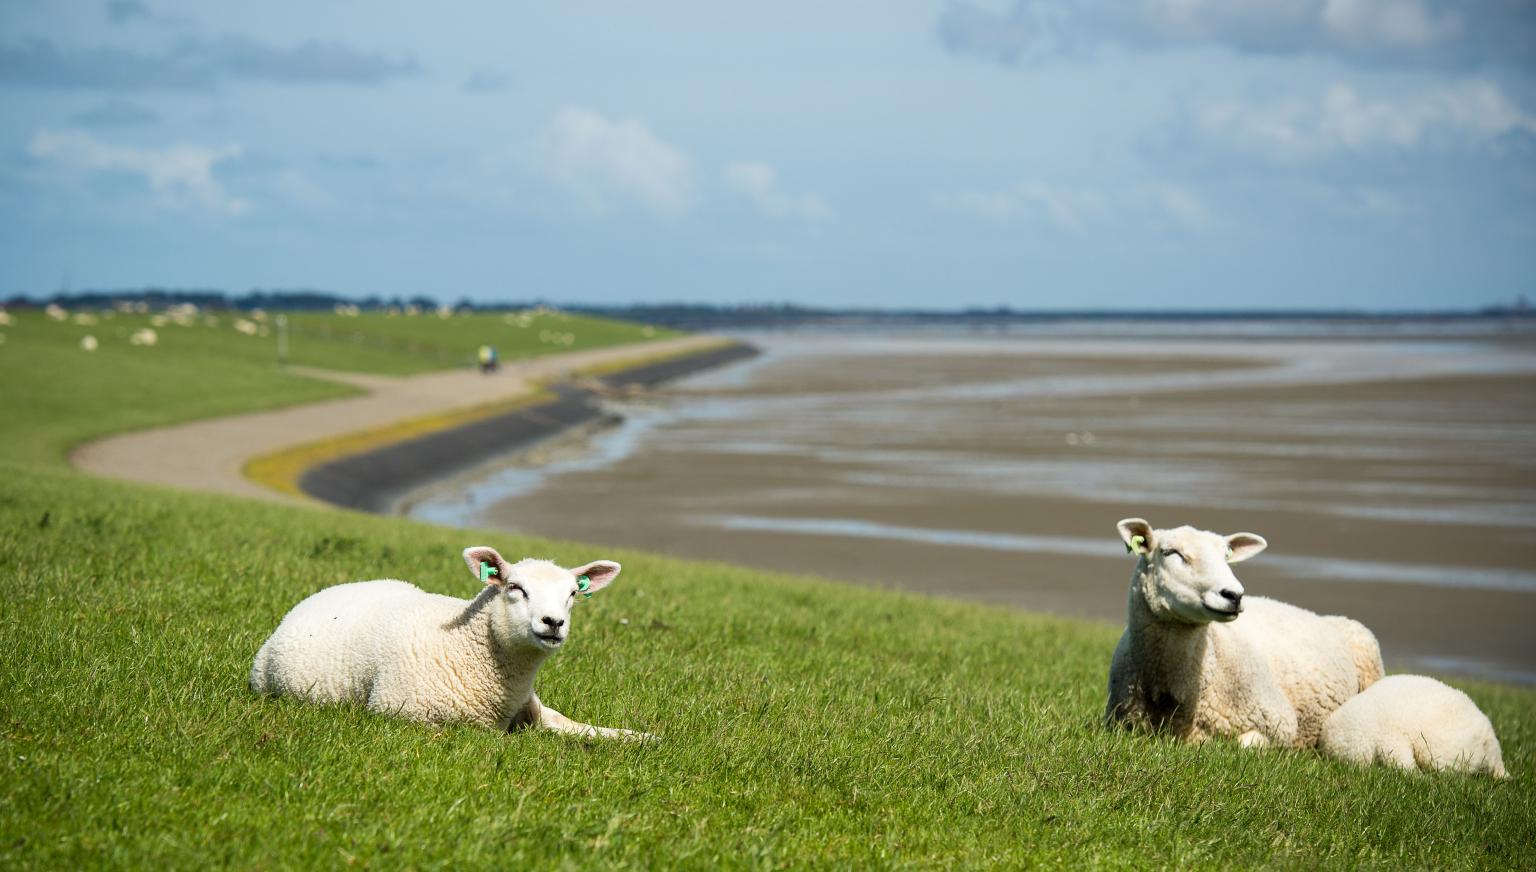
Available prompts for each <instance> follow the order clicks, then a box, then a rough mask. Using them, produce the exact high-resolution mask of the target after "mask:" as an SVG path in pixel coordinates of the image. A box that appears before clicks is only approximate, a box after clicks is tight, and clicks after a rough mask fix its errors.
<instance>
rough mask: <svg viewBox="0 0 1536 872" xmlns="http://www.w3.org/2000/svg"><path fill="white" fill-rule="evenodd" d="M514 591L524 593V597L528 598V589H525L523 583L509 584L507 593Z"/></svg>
mask: <svg viewBox="0 0 1536 872" xmlns="http://www.w3.org/2000/svg"><path fill="white" fill-rule="evenodd" d="M513 593H520V594H522V595H523V597H524V598H526V597H527V596H528V591H526V590H523V587H522V585H520V584H515V583H514V584H508V585H507V594H508V595H511V594H513Z"/></svg>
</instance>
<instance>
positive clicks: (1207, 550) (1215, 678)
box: [1104, 518, 1382, 747]
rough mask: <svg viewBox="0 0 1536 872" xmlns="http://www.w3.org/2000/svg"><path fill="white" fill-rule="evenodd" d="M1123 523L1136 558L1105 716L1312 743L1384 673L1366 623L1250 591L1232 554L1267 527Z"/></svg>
mask: <svg viewBox="0 0 1536 872" xmlns="http://www.w3.org/2000/svg"><path fill="white" fill-rule="evenodd" d="M1119 530H1120V538H1121V539H1122V541H1124V542H1125V544H1126V547H1127V549H1129V550H1130V551H1131V553H1132V554H1134V555H1135V556H1136V568H1135V570H1134V571H1133V572H1132V573H1131V589H1130V595H1129V604H1128V617H1127V621H1126V628H1125V634H1124V635H1123V636H1121V637H1120V644H1119V645H1118V646H1116V648H1115V653H1114V657H1113V659H1112V661H1111V664H1110V670H1109V699H1108V701H1107V702H1106V704H1105V707H1104V720H1105V723H1107V724H1120V725H1124V726H1128V727H1137V728H1145V729H1151V730H1159V731H1166V732H1169V733H1172V734H1173V735H1175V736H1177V737H1179V738H1181V739H1185V740H1187V741H1192V742H1199V741H1203V740H1205V739H1207V738H1210V737H1213V736H1230V737H1233V738H1236V739H1238V740H1239V741H1240V742H1241V743H1242V744H1243V745H1245V746H1254V745H1270V744H1273V745H1281V746H1287V747H1310V746H1313V745H1316V744H1317V740H1318V735H1319V733H1320V732H1321V730H1322V725H1323V720H1324V719H1325V718H1327V717H1328V715H1329V714H1330V713H1331V712H1332V711H1333V710H1334V709H1337V708H1338V707H1339V706H1340V705H1343V704H1344V702H1345V701H1346V700H1348V699H1349V698H1350V697H1352V696H1354V695H1355V694H1357V693H1359V692H1360V691H1361V690H1364V689H1365V688H1366V687H1369V686H1370V685H1371V684H1372V683H1374V682H1375V681H1376V680H1377V679H1379V678H1380V677H1381V674H1382V667H1381V649H1380V648H1379V647H1378V646H1377V644H1376V637H1375V636H1373V635H1372V634H1371V631H1370V630H1368V629H1366V628H1365V626H1364V625H1362V624H1360V623H1358V622H1356V621H1352V620H1350V619H1348V618H1342V617H1333V616H1329V617H1324V616H1321V615H1317V614H1314V613H1312V612H1309V611H1307V610H1306V609H1302V608H1297V607H1296V606H1292V605H1287V604H1285V603H1282V602H1278V601H1276V600H1271V599H1265V598H1263V597H1250V596H1247V595H1246V593H1245V591H1244V589H1243V584H1242V582H1240V581H1238V579H1237V576H1236V575H1234V574H1233V572H1232V569H1231V564H1234V563H1240V562H1242V561H1244V560H1247V559H1248V558H1250V557H1253V556H1254V555H1257V554H1258V553H1259V552H1261V551H1263V550H1264V549H1265V548H1266V547H1267V546H1268V543H1267V542H1266V541H1265V540H1264V538H1263V537H1262V536H1258V535H1255V534H1253V533H1234V534H1232V535H1230V536H1221V535H1218V534H1216V533H1210V532H1207V531H1204V530H1196V529H1195V528H1193V527H1178V528H1176V529H1172V530H1154V529H1152V527H1151V525H1150V524H1148V523H1147V522H1146V521H1144V520H1142V519H1141V518H1127V519H1125V520H1123V521H1121V522H1120V524H1119Z"/></svg>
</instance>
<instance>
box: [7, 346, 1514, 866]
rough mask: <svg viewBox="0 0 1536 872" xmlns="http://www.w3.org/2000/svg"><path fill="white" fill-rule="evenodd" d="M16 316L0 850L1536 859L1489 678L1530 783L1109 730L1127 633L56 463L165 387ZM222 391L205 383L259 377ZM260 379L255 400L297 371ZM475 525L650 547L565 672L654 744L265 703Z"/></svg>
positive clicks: (471, 540)
mask: <svg viewBox="0 0 1536 872" xmlns="http://www.w3.org/2000/svg"><path fill="white" fill-rule="evenodd" d="M6 329H10V330H12V331H13V333H12V337H11V339H10V341H9V342H8V343H7V344H6V345H4V346H0V378H3V379H4V381H3V382H0V383H3V384H4V386H5V387H4V391H5V394H4V404H5V411H6V414H5V415H4V417H3V419H0V449H3V450H0V458H4V459H0V530H3V531H4V534H3V536H0V868H72V867H75V866H117V867H122V866H131V867H140V866H152V865H170V866H175V867H193V866H198V867H200V866H204V865H214V864H219V865H239V866H257V867H263V868H284V867H294V866H326V867H332V866H339V865H342V864H343V863H346V864H357V865H361V866H373V867H391V868H393V867H406V866H417V867H456V868H463V867H508V866H513V865H520V864H531V863H539V864H541V865H551V866H554V865H612V866H625V865H628V866H635V867H645V866H655V865H683V866H693V867H700V868H702V867H709V866H715V865H719V864H727V865H741V866H764V867H771V866H779V865H791V866H801V865H820V866H847V865H850V864H855V865H870V866H888V865H920V866H937V865H945V866H949V865H972V866H976V865H986V864H1002V865H1006V866H1021V865H1028V864H1030V863H1041V864H1047V865H1050V864H1055V865H1079V864H1082V863H1098V864H1103V865H1116V866H1126V867H1131V866H1135V867H1141V866H1145V865H1148V864H1179V865H1194V866H1208V867H1232V866H1249V865H1258V864H1279V865H1290V866H1297V865H1300V866H1310V865H1316V864H1321V863H1338V864H1349V865H1374V866H1380V867H1384V868H1401V867H1428V866H1434V867H1445V866H1454V867H1487V868H1531V867H1532V866H1533V865H1536V845H1533V841H1532V839H1531V833H1532V832H1533V831H1536V790H1533V789H1532V779H1531V774H1532V772H1533V771H1536V770H1533V767H1536V694H1533V693H1531V692H1529V691H1524V690H1518V689H1513V688H1506V687H1498V686H1491V685H1463V686H1465V687H1466V688H1467V689H1468V690H1469V692H1471V693H1472V695H1473V696H1474V698H1475V699H1477V701H1478V702H1479V704H1481V705H1483V706H1484V708H1485V709H1486V710H1487V711H1488V713H1489V715H1490V716H1491V717H1492V718H1493V720H1494V722H1495V724H1496V725H1497V726H1498V728H1499V730H1500V734H1501V737H1502V738H1503V741H1504V749H1505V756H1506V762H1507V764H1508V766H1509V768H1510V770H1511V771H1512V772H1514V773H1515V775H1516V778H1515V779H1514V780H1512V781H1509V782H1502V783H1496V782H1493V781H1491V780H1488V779H1483V778H1457V777H1436V778H1427V777H1410V776H1404V775H1401V774H1398V773H1396V772H1390V771H1386V770H1383V769H1374V770H1368V771H1355V770H1352V769H1348V768H1346V767H1343V766H1340V765H1336V764H1333V763H1330V762H1328V761H1324V760H1322V759H1320V758H1318V757H1316V756H1315V755H1312V754H1306V753H1291V752H1270V753H1254V752H1243V751H1240V750H1239V749H1237V748H1234V747H1232V746H1231V745H1228V744H1224V743H1216V744H1211V745H1208V746H1205V747H1201V748H1190V747H1184V746H1180V745H1176V744H1173V743H1171V742H1167V741H1162V740H1157V739H1149V738H1144V737H1137V736H1130V735H1124V734H1120V733H1113V732H1106V731H1104V730H1101V729H1099V727H1098V726H1097V717H1098V713H1099V710H1100V706H1101V705H1102V692H1103V680H1104V671H1105V668H1106V664H1107V661H1108V658H1109V652H1110V650H1111V648H1112V646H1113V643H1114V639H1115V635H1116V633H1115V631H1113V630H1111V629H1109V628H1105V627H1101V626H1094V625H1088V624H1081V623H1076V622H1071V621H1065V620H1060V619H1053V618H1046V617H1038V616H1032V615H1027V614H1020V613H1017V612H1012V611H1007V610H1001V609H991V608H985V607H980V606H974V605H965V604H959V603H948V602H942V601H931V600H926V599H923V598H918V597H912V596H904V595H898V594H891V593H884V592H879V591H871V590H864V589H860V588H854V587H849V586H842V585H837V584H832V583H827V582H820V581H815V580H809V579H796V578H788V577H784V576H776V575H770V574H765V573H759V572H752V571H747V570H741V569H736V568H732V567H728V566H718V565H709V564H700V563H693V562H685V561H678V560H670V559H664V558H660V557H655V556H650V555H646V554H640V553H633V552H626V551H623V550H614V551H610V550H608V549H604V548H601V547H593V546H587V545H572V544H567V543H556V542H546V541H539V540H532V539H526V538H520V537H515V536H508V535H506V534H497V533H490V532H465V531H455V530H449V529H444V528H438V527H432V526H427V525H422V524H416V523H411V522H406V521H400V520H393V519H387V518H376V517H369V516H363V515H355V514H348V513H341V512H328V511H323V510H311V509H303V508H287V507H283V506H275V505H266V504H255V503H247V502H242V501H239V500H235V499H230V498H221V497H213V496H203V495H194V494H182V493H173V492H169V491H162V490H157V489H152V488H144V487H138V486H133V485H127V484H121V483H117V482H108V481H99V480H95V479H90V478H87V477H84V476H82V475H79V474H77V473H75V472H72V471H70V470H69V469H68V468H67V467H65V466H64V464H63V463H62V457H63V453H64V451H65V450H66V449H67V448H68V447H69V446H70V445H71V444H73V441H75V440H76V439H77V438H80V437H82V436H83V435H86V434H93V433H95V432H97V431H100V430H104V429H110V428H111V427H113V426H119V425H121V426H132V425H139V424H140V423H141V422H142V421H143V420H144V419H145V417H146V415H148V416H150V417H153V414H152V413H151V412H146V410H145V408H144V404H146V403H152V402H153V401H154V400H155V399H156V397H155V396H149V397H148V398H146V396H145V395H143V394H137V395H135V396H136V398H137V402H138V403H139V405H138V406H137V407H135V408H127V407H125V406H124V404H122V403H119V402H117V401H116V400H115V397H117V396H118V395H119V392H125V391H127V390H128V389H129V388H130V387H132V386H133V385H134V384H135V380H136V379H138V378H141V377H143V376H144V375H145V373H144V372H143V371H140V370H131V369H128V368H124V367H113V368H109V369H106V370H104V371H101V372H94V373H92V375H91V379H92V382H93V385H94V386H93V387H92V388H91V389H92V390H93V391H95V393H93V394H92V398H93V401H94V402H93V403H92V404H90V405H89V406H87V407H82V406H79V405H77V404H71V403H67V402H53V401H52V399H51V398H52V397H55V396H57V395H59V394H61V393H62V394H66V395H67V394H69V393H70V392H71V391H73V390H75V389H78V388H80V387H81V386H80V385H78V384H75V383H74V380H76V379H77V376H76V375H74V374H73V373H74V370H73V369H71V368H70V367H68V366H66V367H65V368H64V369H62V370H54V371H50V370H47V369H43V368H38V367H35V366H33V365H31V364H28V363H25V361H24V359H22V358H21V357H20V356H19V355H14V354H13V352H15V351H16V350H17V348H18V346H17V345H16V344H15V343H17V342H18V341H19V340H17V339H16V338H15V332H14V331H15V329H16V328H6ZM159 350H163V349H154V350H145V349H139V351H159ZM77 353H78V352H77ZM18 361H22V362H18ZM66 363H68V361H66ZM146 365H148V364H146ZM197 378H199V379H201V382H200V384H201V388H202V390H203V391H204V392H205V394H206V396H208V397H209V398H210V400H213V399H215V398H217V397H219V396H222V395H224V394H227V393H228V392H229V390H231V389H232V388H231V384H225V383H221V382H220V379H223V378H225V376H224V375H220V374H219V372H218V371H217V370H213V369H208V368H202V369H200V370H199V371H198V374H197ZM229 378H230V379H231V380H233V379H234V376H229ZM44 379H46V380H47V384H48V385H51V386H52V388H53V389H51V390H50V389H47V388H46V386H45V387H37V386H36V385H35V384H34V383H35V382H37V381H39V380H44ZM239 379H240V384H241V385H242V388H241V389H242V390H244V391H245V392H246V394H245V395H244V396H243V398H242V399H243V400H244V401H246V402H250V403H261V402H277V401H279V399H278V397H279V395H281V399H283V400H291V399H292V398H293V395H292V394H282V392H283V391H289V390H297V389H294V388H293V387H292V386H291V385H288V386H286V387H285V386H284V384H285V380H284V379H283V378H282V377H280V376H277V374H275V373H269V374H267V375H266V376H259V375H257V374H252V373H242V374H240V375H239ZM114 380H116V381H114ZM113 388H117V389H118V390H117V391H114V390H113ZM266 389H270V393H262V391H264V390H266ZM162 399H163V398H162ZM209 408H210V409H216V408H217V409H218V410H220V411H227V409H223V408H219V407H216V406H210V407H209ZM193 411H195V408H194V406H193V405H191V400H188V399H182V400H177V401H176V402H174V403H169V405H168V406H167V409H166V410H165V412H164V414H166V415H168V416H170V417H184V416H186V415H188V414H190V413H192V412H193ZM478 542H490V543H493V544H496V545H497V546H498V547H500V548H501V549H502V551H503V552H504V553H507V554H509V555H518V554H537V555H541V556H548V557H551V558H553V559H556V560H559V561H562V562H565V563H567V564H570V563H575V562H578V561H584V560H588V559H592V558H596V557H610V558H614V559H617V560H620V561H622V562H623V563H624V567H625V569H624V575H623V576H622V577H621V578H620V580H619V581H618V582H617V583H616V584H615V585H614V586H613V587H612V588H609V589H607V590H605V591H603V592H602V593H601V594H599V595H598V596H596V597H594V598H593V599H592V600H591V601H590V602H588V603H585V604H583V605H581V606H579V607H578V610H577V613H576V615H575V618H574V620H575V622H576V626H575V628H574V635H573V637H572V641H571V643H570V645H569V647H568V650H566V651H564V652H562V653H560V654H559V655H557V656H556V657H555V658H553V659H552V660H551V661H550V662H549V664H548V665H547V666H546V668H545V670H544V672H543V673H542V674H541V677H540V682H539V688H540V692H541V696H542V697H543V698H544V700H545V701H546V702H548V703H549V704H550V705H553V706H555V707H556V708H559V709H560V710H562V711H565V712H567V713H568V714H571V715H572V716H574V717H577V718H579V719H581V720H585V721H589V722H592V723H599V724H605V725H615V726H627V727H634V728H639V729H645V730H649V731H652V732H656V733H659V734H661V735H662V736H663V737H664V740H663V741H662V742H661V743H660V744H658V745H655V746H644V747H636V746H630V745H616V744H598V745H588V744H585V743H582V742H580V741H575V740H571V739H566V738H562V737H558V736H552V735H544V734H515V735H498V734H494V733H491V732H487V731H483V730H479V729H475V728H470V727H450V728H444V729H433V728H429V727H422V726H418V725H414V724H410V723H405V722H401V721H397V720H394V719H390V718H385V717H378V716H374V715H370V714H367V713H364V712H362V711H359V710H357V709H348V708H330V709H327V708H318V707H311V706H305V705H299V704H294V703H291V702H288V701H284V700H269V699H263V698H258V697H256V696H253V695H252V694H250V693H249V692H248V691H247V690H246V688H245V674H246V670H247V669H248V668H249V664H250V658H251V656H252V655H253V653H254V652H255V650H256V648H257V646H259V645H260V643H261V641H262V639H263V638H264V637H265V635H266V634H267V633H268V632H270V631H271V629H272V628H273V627H274V626H275V625H276V623H277V621H278V619H279V618H280V617H281V615H282V614H283V612H284V611H286V610H287V609H288V608H289V607H290V606H291V605H292V604H293V603H295V602H297V601H298V600H299V599H300V598H302V597H303V596H305V595H307V594H309V593H311V592H313V591H314V590H315V589H317V588H319V587H321V586H324V585H328V584H333V583H337V582H341V581H347V580H353V579H357V578H372V577H381V576H391V575H392V576H397V577H401V578H406V579H410V580H412V581H415V582H416V583H418V584H420V585H421V586H423V587H425V588H427V589H429V590H435V591H441V592H445V593H453V594H455V595H461V596H467V595H469V594H470V593H472V592H473V590H474V589H475V587H476V582H475V581H474V580H473V579H472V578H471V577H470V576H469V574H468V572H467V570H465V569H464V567H463V565H462V563H461V562H460V561H459V558H458V551H459V550H460V549H461V548H462V547H463V546H465V545H467V544H475V543H478ZM999 571H1005V572H1013V571H1028V569H1027V563H1018V564H1013V563H1010V562H1007V561H1005V562H1004V563H1003V564H1002V565H1000V566H999ZM1127 571H1128V570H1127Z"/></svg>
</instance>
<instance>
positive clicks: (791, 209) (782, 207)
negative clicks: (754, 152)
mask: <svg viewBox="0 0 1536 872" xmlns="http://www.w3.org/2000/svg"><path fill="white" fill-rule="evenodd" d="M725 183H726V185H727V186H729V187H730V188H731V190H733V191H735V192H736V193H738V194H740V195H741V196H743V197H746V198H747V199H748V200H749V201H751V202H752V204H753V205H754V206H756V207H757V210H758V211H759V212H762V213H763V214H764V215H767V216H769V217H771V218H800V219H804V220H808V221H814V220H817V219H820V218H825V217H826V216H827V214H828V211H829V210H828V209H827V204H826V203H825V202H824V201H823V200H822V199H821V197H820V196H818V195H816V194H813V193H812V194H799V195H795V194H790V193H787V192H785V191H784V190H783V189H782V188H780V187H779V182H778V176H777V174H776V173H775V172H774V171H773V167H771V166H768V165H767V164H763V163H750V162H740V163H733V164H730V165H728V166H727V167H726V168H725Z"/></svg>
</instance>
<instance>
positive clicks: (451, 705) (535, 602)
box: [250, 545, 654, 739]
mask: <svg viewBox="0 0 1536 872" xmlns="http://www.w3.org/2000/svg"><path fill="white" fill-rule="evenodd" d="M464 562H465V563H467V564H468V565H469V569H470V571H471V572H472V573H474V574H475V577H476V578H478V579H479V580H480V581H482V582H483V583H484V584H485V587H484V588H483V589H482V590H481V591H480V594H479V595H478V596H476V597H475V598H474V599H469V600H462V599H456V598H454V597H449V596H440V595H438V594H431V593H427V592H426V591H423V590H421V589H420V588H418V587H416V586H415V585H412V584H408V583H406V582H403V581H396V580H393V579H384V580H380V581H359V582H353V583H351V584H339V585H336V586H335V587H328V588H326V589H325V590H322V591H320V592H319V593H316V594H314V595H312V596H310V597H309V598H308V599H305V600H304V601H303V602H301V603H299V604H298V605H296V606H294V607H293V609H292V610H291V611H290V612H288V614H287V616H286V617H284V618H283V620H282V623H280V624H278V627H277V629H276V630H275V631H274V632H273V633H272V635H271V637H269V638H268V639H267V641H266V643H265V644H263V645H262V646H261V650H260V651H258V652H257V653H256V662H255V664H254V665H253V666H252V667H251V675H250V686H251V689H252V690H254V691H256V692H258V693H268V694H274V695H288V696H294V697H297V698H299V699H303V700H307V701H309V702H317V703H348V702H350V703H361V704H363V705H366V706H367V707H368V708H369V709H372V710H373V711H377V712H382V713H385V714H392V715H399V716H401V717H406V718H410V719H412V720H417V721H426V722H429V723H442V722H446V721H470V722H473V723H478V724H481V725H483V726H486V727H490V728H492V729H496V730H507V729H518V728H536V729H545V730H553V731H556V732H560V733H569V734H572V735H577V736H588V737H601V738H620V739H650V738H654V737H653V736H649V735H647V734H645V733H637V732H634V731H632V730H624V729H615V728H610V727H595V726H592V725H590V724H583V723H580V722H578V721H574V720H571V719H570V718H568V717H566V716H565V715H563V714H561V713H559V712H557V711H555V710H554V709H552V708H550V707H549V706H547V705H544V704H543V703H541V702H539V698H538V695H537V694H535V693H534V691H533V680H534V677H535V676H536V675H537V674H538V671H539V667H540V666H541V665H543V663H544V661H545V660H546V659H548V658H549V656H550V655H552V654H554V653H555V652H556V651H558V650H559V649H560V648H561V647H562V646H564V645H565V642H566V640H567V638H568V637H569V633H570V627H571V607H572V606H573V605H575V603H577V602H578V601H579V600H578V597H580V598H582V599H585V598H589V597H591V596H592V594H593V593H594V592H596V591H598V590H601V589H602V588H604V587H606V586H607V585H608V584H609V583H610V582H612V581H613V580H614V579H615V578H617V577H618V575H619V564H617V563H614V562H613V561H611V560H594V561H592V562H591V563H587V564H585V565H583V566H579V567H577V568H575V569H565V568H563V567H560V566H556V565H555V564H554V563H551V562H549V561H548V560H532V559H528V560H521V561H519V562H517V563H511V564H509V563H507V562H506V561H505V560H503V559H502V557H501V555H500V554H498V553H497V552H496V549H494V548H490V547H487V546H484V545H477V546H475V547H473V548H466V549H464Z"/></svg>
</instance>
